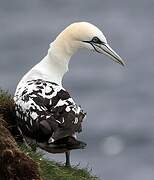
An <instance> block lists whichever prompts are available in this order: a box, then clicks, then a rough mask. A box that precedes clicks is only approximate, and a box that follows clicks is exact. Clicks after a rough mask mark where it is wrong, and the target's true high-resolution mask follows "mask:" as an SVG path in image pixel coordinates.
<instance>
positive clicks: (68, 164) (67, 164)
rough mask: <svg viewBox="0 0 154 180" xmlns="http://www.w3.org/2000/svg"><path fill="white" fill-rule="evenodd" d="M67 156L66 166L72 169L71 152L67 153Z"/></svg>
mask: <svg viewBox="0 0 154 180" xmlns="http://www.w3.org/2000/svg"><path fill="white" fill-rule="evenodd" d="M65 155H66V163H65V166H67V167H70V166H71V164H70V151H67V152H65Z"/></svg>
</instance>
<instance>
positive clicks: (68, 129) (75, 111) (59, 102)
mask: <svg viewBox="0 0 154 180" xmlns="http://www.w3.org/2000/svg"><path fill="white" fill-rule="evenodd" d="M14 100H15V104H16V115H17V117H18V118H17V119H18V120H17V121H18V126H19V128H20V130H21V132H22V134H23V135H24V136H27V137H31V138H33V139H35V140H36V141H38V142H47V143H49V144H50V143H52V142H54V141H56V140H58V139H61V138H64V137H66V136H73V135H74V134H75V133H76V132H81V130H82V128H81V123H82V121H83V118H84V117H85V113H84V112H83V110H82V109H81V107H80V106H77V105H76V104H75V102H74V101H73V99H72V98H71V97H70V95H69V93H68V92H67V91H66V90H65V89H64V88H63V87H62V86H60V85H58V84H56V83H53V82H50V81H45V80H43V79H36V80H29V81H27V82H25V83H24V84H22V86H19V87H18V89H17V91H16V94H15V97H14Z"/></svg>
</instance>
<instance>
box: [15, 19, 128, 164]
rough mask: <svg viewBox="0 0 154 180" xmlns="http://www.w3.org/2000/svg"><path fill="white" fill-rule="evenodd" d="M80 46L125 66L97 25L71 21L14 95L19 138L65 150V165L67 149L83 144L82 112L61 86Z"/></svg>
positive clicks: (46, 147)
mask: <svg viewBox="0 0 154 180" xmlns="http://www.w3.org/2000/svg"><path fill="white" fill-rule="evenodd" d="M82 48H83V49H88V50H90V51H94V52H97V53H99V54H105V55H107V56H109V57H110V58H111V59H112V60H113V61H115V62H117V63H119V64H120V65H122V66H124V65H125V62H124V60H123V59H122V58H121V57H120V56H119V55H118V54H117V53H116V52H115V51H114V50H113V49H112V48H111V47H110V46H109V44H108V42H107V40H106V37H105V35H104V34H103V32H102V31H101V30H100V29H99V28H98V27H96V26H95V25H93V24H91V23H89V22H74V23H72V24H70V25H69V26H68V27H66V28H65V29H64V30H63V31H62V32H61V33H60V34H59V35H58V36H57V37H56V38H55V40H54V41H53V42H52V43H51V44H50V46H49V49H48V52H47V54H46V56H45V57H44V58H43V59H42V60H41V61H40V62H38V64H36V65H35V66H34V67H32V68H31V69H30V70H29V71H28V72H27V73H26V74H25V75H24V76H23V77H22V78H21V80H20V81H19V83H18V85H17V88H16V91H15V95H14V102H15V112H16V117H17V127H18V129H19V131H20V133H21V134H22V136H23V138H24V139H25V140H26V141H27V142H33V143H35V144H36V145H37V147H40V148H41V149H44V150H45V151H47V152H50V153H65V156H66V162H65V165H66V166H71V164H70V151H71V150H73V149H83V148H85V147H86V143H85V142H82V141H79V140H78V139H77V134H78V133H80V132H81V131H82V123H83V120H84V119H85V116H86V113H85V112H84V111H83V109H82V108H81V106H80V105H77V104H76V103H75V101H74V99H73V98H72V97H71V95H70V94H69V92H68V91H67V90H66V89H65V88H64V87H63V77H64V74H65V73H66V72H67V71H68V66H69V62H70V59H71V57H72V56H73V55H74V54H75V53H76V52H77V51H78V50H79V49H82Z"/></svg>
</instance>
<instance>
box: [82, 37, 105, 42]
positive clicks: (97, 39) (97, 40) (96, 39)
mask: <svg viewBox="0 0 154 180" xmlns="http://www.w3.org/2000/svg"><path fill="white" fill-rule="evenodd" d="M83 42H86V43H95V44H104V43H103V42H102V41H101V40H100V39H99V38H98V37H96V36H95V37H93V38H92V40H91V41H83Z"/></svg>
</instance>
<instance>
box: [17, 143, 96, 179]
mask: <svg viewBox="0 0 154 180" xmlns="http://www.w3.org/2000/svg"><path fill="white" fill-rule="evenodd" d="M20 149H21V150H22V151H23V152H24V153H25V154H26V155H28V156H29V157H31V158H32V159H33V160H34V161H35V162H36V163H37V164H38V165H39V167H40V174H41V177H42V179H43V180H98V177H96V176H93V175H91V170H88V168H83V169H80V167H79V166H74V167H65V166H64V165H62V164H60V163H56V162H55V161H49V160H47V159H44V158H43V155H42V154H40V153H36V152H33V151H32V150H31V149H29V148H27V147H25V146H24V145H22V146H20Z"/></svg>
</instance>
